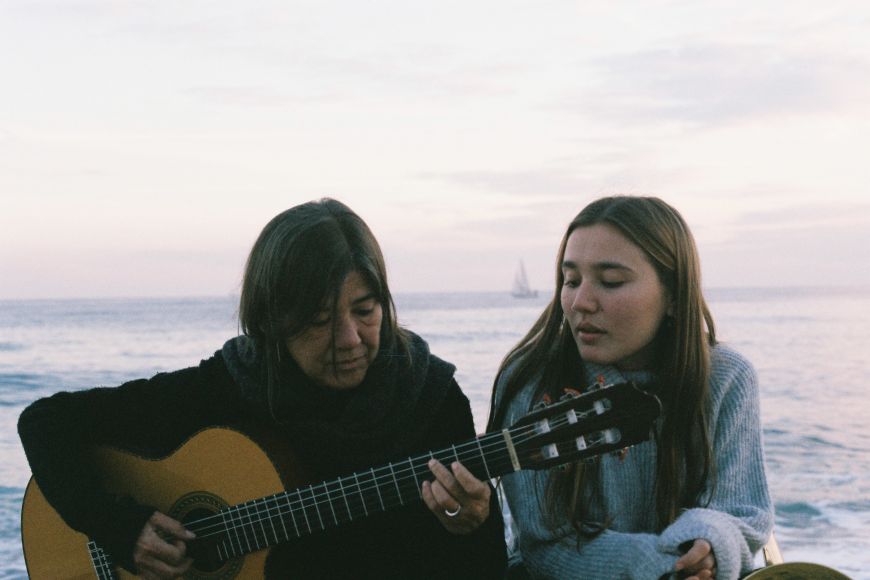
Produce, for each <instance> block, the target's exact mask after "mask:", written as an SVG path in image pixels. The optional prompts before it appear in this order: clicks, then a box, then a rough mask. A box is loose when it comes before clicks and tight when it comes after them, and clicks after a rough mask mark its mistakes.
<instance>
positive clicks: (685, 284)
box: [489, 197, 773, 580]
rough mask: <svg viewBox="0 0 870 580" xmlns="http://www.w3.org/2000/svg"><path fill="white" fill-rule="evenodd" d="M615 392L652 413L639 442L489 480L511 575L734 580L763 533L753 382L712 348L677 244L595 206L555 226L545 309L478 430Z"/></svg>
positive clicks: (664, 215) (645, 203)
mask: <svg viewBox="0 0 870 580" xmlns="http://www.w3.org/2000/svg"><path fill="white" fill-rule="evenodd" d="M629 380H631V381H635V382H636V383H638V384H640V385H641V386H642V387H643V388H645V389H647V390H649V391H651V392H653V393H655V394H656V395H658V397H659V398H660V400H661V401H662V403H663V414H662V417H661V418H660V420H659V421H658V422H657V425H656V428H655V437H654V438H653V440H651V441H648V442H645V443H642V444H640V445H637V446H635V447H633V448H630V449H628V450H627V452H624V453H619V454H615V455H608V456H603V457H600V458H599V459H598V460H596V461H594V462H589V463H578V464H575V465H572V466H571V467H570V468H569V469H567V470H553V471H550V472H518V473H515V474H512V475H510V476H507V477H505V478H504V479H503V482H502V483H503V485H504V492H505V495H506V497H507V500H508V504H509V506H510V510H511V513H512V515H513V519H514V522H515V524H516V526H517V528H518V534H519V555H521V558H522V560H523V562H524V566H525V569H526V570H527V571H528V573H529V574H530V575H531V576H532V577H535V578H645V579H646V578H649V579H657V578H660V577H670V575H671V574H677V575H678V576H679V577H680V578H697V579H700V580H704V579H708V578H718V579H732V578H737V577H738V576H739V575H741V573H745V572H747V571H748V570H750V569H751V568H752V566H753V558H754V554H755V553H756V552H757V551H758V550H759V549H760V548H761V546H762V545H763V544H764V543H765V541H766V540H767V538H768V536H769V534H770V532H771V529H772V526H773V512H772V505H771V501H770V497H769V494H768V489H767V482H766V478H765V473H764V461H763V452H762V445H761V426H760V421H759V397H758V386H757V381H756V375H755V372H754V370H753V368H752V366H751V365H750V363H749V362H747V361H746V360H745V359H744V358H743V357H742V356H741V355H740V354H738V353H737V352H735V351H734V350H732V349H731V348H729V347H727V346H725V345H722V344H720V343H717V341H716V335H715V328H714V324H713V318H712V316H711V315H710V312H709V310H708V308H707V305H706V303H705V301H704V297H703V295H702V292H701V273H700V264H699V261H698V254H697V250H696V247H695V243H694V240H693V238H692V235H691V233H690V231H689V228H688V227H687V225H686V223H685V222H684V221H683V219H682V217H681V216H680V215H679V213H678V212H677V211H676V210H675V209H673V208H672V207H670V206H669V205H667V204H666V203H665V202H663V201H661V200H660V199H657V198H651V197H609V198H604V199H599V200H597V201H595V202H593V203H591V204H590V205H589V206H587V207H586V208H585V209H584V210H583V211H581V212H580V213H579V214H578V215H577V217H575V218H574V220H573V221H572V222H571V223H570V225H569V226H568V229H567V231H566V232H565V236H564V237H563V239H562V243H561V246H560V247H559V254H558V261H557V265H556V290H555V293H554V295H553V299H552V301H551V302H550V304H549V305H548V306H547V308H546V309H545V310H544V312H543V314H541V316H540V318H539V319H538V320H537V322H536V323H535V324H534V326H533V327H532V328H531V330H530V331H529V332H528V334H526V336H525V337H524V338H523V339H522V340H521V341H520V343H519V344H518V345H517V346H516V347H515V348H514V349H513V350H512V351H511V352H510V353H508V355H507V357H506V358H505V360H504V362H503V364H502V366H501V369H500V371H499V374H498V377H497V379H496V385H495V389H494V394H493V401H492V410H491V415H490V425H489V428H490V429H498V428H501V427H502V426H505V425H509V424H510V423H511V422H512V421H513V420H515V419H516V418H518V417H520V416H522V415H523V414H525V413H527V412H528V411H529V409H530V408H531V407H532V406H533V405H535V404H536V403H538V402H539V401H541V400H547V399H555V398H558V397H559V396H561V395H562V394H563V391H564V390H566V389H576V390H580V391H582V390H584V389H588V388H590V387H594V386H596V385H601V384H611V383H619V382H624V381H629Z"/></svg>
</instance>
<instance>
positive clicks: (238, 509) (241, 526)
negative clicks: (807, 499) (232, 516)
mask: <svg viewBox="0 0 870 580" xmlns="http://www.w3.org/2000/svg"><path fill="white" fill-rule="evenodd" d="M242 507H244V504H242V505H240V506H236V507H235V510H236V513H237V514H238V515H239V529H240V530H241V531H242V536H243V537H244V538H245V544H246V545H247V546H248V552H251V540H250V539H248V533H247V531H246V529H245V521H244V519H242ZM242 553H243V554H244V553H246V552H244V551H242Z"/></svg>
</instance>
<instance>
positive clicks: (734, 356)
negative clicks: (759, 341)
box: [710, 343, 758, 407]
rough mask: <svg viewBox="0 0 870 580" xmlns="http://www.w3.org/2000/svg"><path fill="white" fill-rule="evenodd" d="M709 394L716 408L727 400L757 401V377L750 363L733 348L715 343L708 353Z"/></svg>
mask: <svg viewBox="0 0 870 580" xmlns="http://www.w3.org/2000/svg"><path fill="white" fill-rule="evenodd" d="M710 394H711V396H712V398H713V404H714V405H715V406H717V407H718V406H719V405H720V404H722V403H723V402H724V401H726V400H728V399H740V400H745V399H747V398H748V399H753V400H754V399H757V398H758V375H757V373H756V371H755V367H754V365H753V364H752V362H751V361H750V360H749V359H748V358H746V357H745V356H744V355H743V354H741V353H740V352H738V351H737V350H735V349H734V348H733V347H731V346H729V345H726V344H723V343H717V344H716V345H715V346H714V347H713V348H712V349H711V351H710Z"/></svg>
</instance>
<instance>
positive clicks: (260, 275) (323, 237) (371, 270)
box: [239, 198, 408, 405]
mask: <svg viewBox="0 0 870 580" xmlns="http://www.w3.org/2000/svg"><path fill="white" fill-rule="evenodd" d="M351 272H358V273H359V274H360V275H361V276H362V278H363V280H364V281H365V282H366V284H367V285H368V286H369V288H370V289H371V291H372V293H373V294H374V296H375V298H376V300H377V301H378V302H379V303H380V305H381V308H382V309H383V313H384V316H383V322H382V324H381V333H380V339H381V342H380V344H381V348H382V349H384V348H386V349H389V348H393V347H396V346H398V347H399V348H401V349H402V350H403V351H405V352H407V350H408V348H407V344H408V336H407V334H406V332H405V331H404V330H402V329H401V328H400V327H399V326H398V323H397V321H396V314H395V313H396V309H395V304H394V303H393V297H392V295H391V294H390V289H389V286H388V285H387V269H386V266H385V264H384V257H383V254H382V253H381V248H380V246H379V245H378V242H377V240H376V239H375V237H374V235H373V234H372V232H371V230H370V229H369V227H368V226H367V225H366V223H365V222H364V221H363V220H362V218H360V217H359V216H358V215H357V214H356V213H354V212H353V210H351V209H350V208H349V207H347V206H346V205H344V204H343V203H341V202H339V201H336V200H334V199H330V198H324V199H320V200H317V201H310V202H308V203H303V204H301V205H297V206H294V207H292V208H290V209H288V210H286V211H284V212H282V213H280V214H278V215H277V216H275V217H274V218H273V219H272V220H271V221H270V222H269V223H268V224H266V227H265V228H263V231H262V232H260V235H259V237H258V238H257V241H256V242H254V246H253V248H251V253H250V255H249V256H248V261H247V264H246V266H245V275H244V279H243V281H242V292H241V299H240V304H239V324H240V325H241V330H242V332H243V333H244V334H245V335H246V336H248V337H250V338H252V339H253V340H254V341H255V343H256V345H257V347H258V349H259V350H260V351H261V352H262V353H263V355H264V356H263V364H264V365H265V366H266V371H267V377H268V397H269V401H270V405H271V404H273V403H274V401H275V389H276V385H277V381H276V378H277V374H278V367H279V364H280V362H281V357H282V356H285V353H286V346H285V344H286V340H287V339H288V338H292V337H294V336H297V335H298V334H300V333H301V332H303V331H304V330H305V329H306V328H307V327H308V326H309V325H310V324H311V323H312V322H313V321H314V320H315V318H316V317H317V316H318V314H319V313H320V312H322V311H323V309H324V308H330V306H331V307H332V308H333V309H334V308H335V305H336V303H337V300H338V294H339V290H340V289H341V286H342V283H343V282H344V279H345V278H346V277H347V275H348V274H350V273H351ZM333 318H335V317H333Z"/></svg>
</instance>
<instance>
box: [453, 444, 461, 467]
mask: <svg viewBox="0 0 870 580" xmlns="http://www.w3.org/2000/svg"><path fill="white" fill-rule="evenodd" d="M450 447H451V449H453V457H455V458H456V461H459V453H457V452H456V445H451V446H450ZM460 463H461V462H460Z"/></svg>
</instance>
